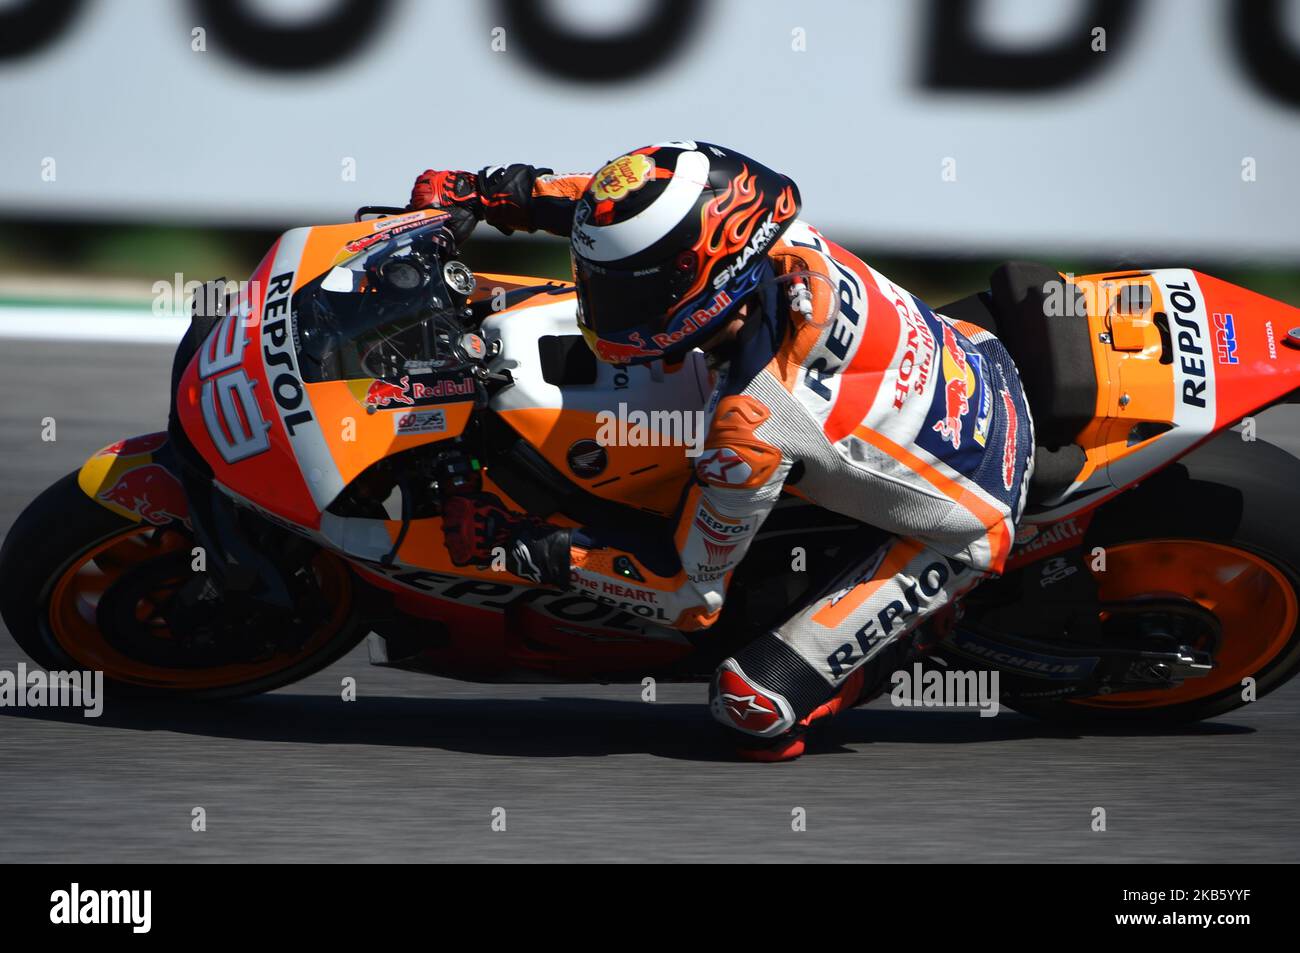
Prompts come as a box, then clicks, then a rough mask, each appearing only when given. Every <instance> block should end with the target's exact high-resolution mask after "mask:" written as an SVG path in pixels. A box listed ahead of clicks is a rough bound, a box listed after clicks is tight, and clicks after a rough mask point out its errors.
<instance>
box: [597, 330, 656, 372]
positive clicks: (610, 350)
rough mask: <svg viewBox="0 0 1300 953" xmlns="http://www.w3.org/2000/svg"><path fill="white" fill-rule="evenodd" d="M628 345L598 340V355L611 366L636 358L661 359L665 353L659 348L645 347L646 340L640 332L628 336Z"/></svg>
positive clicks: (602, 339)
mask: <svg viewBox="0 0 1300 953" xmlns="http://www.w3.org/2000/svg"><path fill="white" fill-rule="evenodd" d="M628 342H629V343H627V344H619V343H618V342H616V341H607V340H605V339H604V338H597V339H596V354H597V356H599V357H600V359H601V360H602V361H605V362H607V363H609V364H625V363H627V362H628V361H630V360H632V358H634V357H659V356H660V355H662V354H663V351H661V350H659V349H658V348H651V347H646V346H645V339H644V338H642V337H641V334H640V332H638V331H633V332H632V333H631V334H629V335H628Z"/></svg>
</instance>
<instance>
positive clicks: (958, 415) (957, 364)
mask: <svg viewBox="0 0 1300 953" xmlns="http://www.w3.org/2000/svg"><path fill="white" fill-rule="evenodd" d="M943 378H944V381H945V384H944V388H943V401H944V410H943V416H942V417H940V418H939V420H937V421H935V424H934V427H933V428H931V429H933V430H934V431H936V432H937V433H938V434H939V436H941V437H942V438H943V439H944V440H946V441H947V442H948V443H950V444H952V448H953V449H954V450H958V449H960V448H961V424H962V418H963V417H965V416H966V415H967V414H969V413H970V401H971V397H973V396H974V395H975V389H976V384H975V372H974V371H973V370H971V366H970V362H969V361H967V360H966V351H965V350H964V349H963V348H962V346H961V345H960V344H958V343H957V335H956V334H955V333H953V330H952V328H950V327H949V326H948V325H947V324H945V325H944V326H943Z"/></svg>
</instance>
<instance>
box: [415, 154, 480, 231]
mask: <svg viewBox="0 0 1300 953" xmlns="http://www.w3.org/2000/svg"><path fill="white" fill-rule="evenodd" d="M406 207H407V208H409V209H412V210H418V209H422V208H440V209H443V210H445V211H447V212H449V213H450V214H451V222H452V224H451V231H452V234H453V235H455V236H456V243H457V244H461V243H463V242H464V241H465V240H466V239H467V238H469V236H470V233H471V232H473V231H474V226H475V225H477V224H478V223H479V222H480V221H481V220H482V218H483V205H482V203H481V201H480V200H479V194H478V176H476V175H475V174H474V173H472V172H457V171H446V170H444V171H438V170H436V169H426V170H425V171H424V172H421V173H420V175H419V176H418V177H417V178H416V180H415V185H413V186H412V187H411V201H410V202H409V203H408V204H407V206H406Z"/></svg>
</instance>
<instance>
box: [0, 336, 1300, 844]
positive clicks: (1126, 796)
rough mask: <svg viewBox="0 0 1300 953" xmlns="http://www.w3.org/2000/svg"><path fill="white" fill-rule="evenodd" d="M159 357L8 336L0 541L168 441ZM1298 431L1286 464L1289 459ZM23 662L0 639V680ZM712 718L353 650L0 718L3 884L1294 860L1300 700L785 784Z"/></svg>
mask: <svg viewBox="0 0 1300 953" xmlns="http://www.w3.org/2000/svg"><path fill="white" fill-rule="evenodd" d="M169 361H170V353H169V350H168V349H166V348H163V347H158V346H142V345H126V344H101V343H88V342H77V341H62V342H39V341H14V340H0V529H4V530H7V529H8V527H9V525H10V524H11V523H12V522H13V519H14V517H15V516H16V515H17V513H18V511H19V510H20V509H21V508H22V507H23V506H25V505H26V503H27V502H28V501H29V500H30V499H31V498H32V497H34V496H35V495H36V494H37V493H38V492H39V491H40V490H41V489H42V488H43V487H45V486H46V485H47V484H49V483H50V482H52V481H53V480H54V479H56V478H57V477H59V476H60V475H62V474H63V473H66V472H68V471H69V470H71V469H73V468H75V467H76V466H78V465H79V464H80V463H81V461H82V460H83V459H84V458H85V457H86V456H87V455H88V454H90V453H91V452H93V451H94V450H96V449H98V448H99V447H101V446H103V445H105V444H107V443H110V442H112V441H113V440H115V439H117V438H119V437H121V436H126V435H131V434H136V433H142V432H146V431H149V430H153V429H157V428H158V427H159V426H160V425H161V423H162V422H163V420H164V415H165V407H166V393H165V391H166V386H167V371H168V367H169ZM47 416H49V417H54V418H55V420H56V422H57V427H58V430H57V438H58V439H57V440H56V441H55V442H53V443H47V442H43V441H42V440H41V439H40V428H41V420H42V418H44V417H47ZM1287 427H1288V430H1287V432H1286V433H1285V434H1284V435H1283V436H1282V437H1281V438H1280V439H1279V441H1278V442H1281V443H1284V444H1287V445H1289V446H1290V449H1291V450H1292V452H1300V439H1297V437H1298V436H1300V426H1296V421H1295V419H1294V418H1291V419H1289V420H1288V421H1287ZM1277 433H1278V429H1277V427H1276V426H1272V425H1271V424H1270V427H1268V428H1264V427H1263V426H1261V431H1260V435H1261V437H1265V436H1275V435H1276V434H1277ZM0 584H3V581H0ZM22 659H23V655H22V653H21V651H20V650H19V649H18V648H17V646H16V645H15V644H14V642H13V640H12V639H11V638H10V637H9V635H8V633H7V632H5V633H4V634H3V635H2V636H0V668H3V669H8V670H13V669H14V668H15V666H16V665H17V663H18V662H19V661H20V660H22ZM346 676H353V677H355V678H356V679H357V681H358V687H359V699H358V700H357V701H355V702H351V703H345V702H343V701H341V700H340V697H339V691H340V689H339V686H340V681H341V680H342V679H343V678H344V677H346ZM703 699H704V688H703V686H661V687H660V689H659V695H658V700H657V702H655V703H654V704H649V703H645V702H642V701H641V700H640V689H639V686H627V687H620V686H615V687H598V686H481V685H469V684H461V683H457V682H451V681H445V680H442V679H431V678H425V677H421V676H418V675H411V674H406V673H402V672H394V671H388V670H384V669H378V668H373V667H371V666H369V665H368V664H367V663H366V654H365V649H364V646H363V647H360V648H358V649H357V650H356V651H354V652H353V653H352V654H351V655H349V656H348V657H347V658H345V659H343V660H342V661H340V662H338V663H337V664H335V665H333V666H332V667H330V668H329V669H328V670H326V671H325V672H323V673H321V674H319V675H317V676H315V677H313V678H311V679H309V680H307V681H304V682H301V683H298V684H296V685H293V686H290V687H288V688H285V689H282V690H280V691H277V692H274V693H272V694H269V695H264V696H260V697H257V698H253V699H248V700H245V701H240V702H234V703H228V704H224V705H176V704H167V705H156V704H155V705H147V704H129V705H128V704H125V703H113V702H111V701H110V702H109V704H108V705H107V706H106V709H105V712H104V714H103V716H102V717H101V718H99V719H87V718H83V717H82V716H81V714H80V713H79V712H69V711H51V710H36V709H0V860H3V861H73V860H75V861H89V862H116V861H249V860H252V861H276V860H282V861H317V862H319V861H375V862H379V861H453V860H458V861H492V860H524V861H543V860H563V861H586V860H593V861H594V860H612V861H698V860H708V861H712V860H720V861H747V862H754V861H769V860H788V861H799V860H854V861H886V862H890V861H942V860H960V861H1102V862H1108V861H1157V862H1160V861H1290V862H1295V861H1297V860H1300V811H1298V810H1297V808H1296V796H1295V792H1296V790H1297V789H1298V788H1300V758H1297V748H1298V746H1300V745H1298V743H1300V682H1293V683H1292V684H1290V685H1288V686H1286V687H1285V688H1283V689H1281V690H1279V691H1278V692H1276V693H1274V694H1273V695H1270V696H1268V697H1267V698H1265V699H1263V700H1262V701H1260V702H1259V703H1258V704H1256V705H1252V706H1247V708H1245V709H1244V710H1240V711H1238V712H1234V713H1232V714H1230V715H1227V716H1224V717H1222V718H1219V719H1217V720H1215V721H1212V722H1206V723H1203V724H1200V725H1197V726H1193V727H1191V728H1186V729H1181V730H1178V731H1173V732H1166V733H1163V734H1154V735H1132V734H1105V735H1082V736H1081V735H1075V734H1071V733H1067V732H1064V731H1062V730H1060V729H1057V728H1053V727H1051V726H1048V725H1044V724H1040V723H1038V722H1035V721H1033V720H1031V719H1027V718H1024V717H1021V716H1019V715H1016V714H1013V713H1010V712H1005V711H1004V712H1003V713H1002V714H1001V715H999V716H998V717H996V718H984V719H981V718H979V717H977V716H976V715H975V714H974V713H971V712H965V711H944V712H933V711H931V712H909V711H902V710H896V709H893V708H890V707H889V706H888V704H887V703H882V702H877V703H876V704H875V705H873V706H871V707H869V708H866V709H863V710H858V711H854V712H851V713H849V714H848V715H846V716H845V717H843V718H842V719H840V721H839V722H838V723H837V724H836V725H835V726H834V728H833V729H832V731H831V732H830V734H829V735H828V736H827V737H826V738H825V739H824V741H823V742H822V743H821V744H819V745H818V747H817V748H816V749H815V750H814V751H813V752H812V753H811V754H809V755H808V756H806V757H804V758H803V759H801V760H800V761H797V762H794V763H790V764H782V765H751V764H743V763H736V762H733V761H731V760H729V758H728V752H727V750H726V748H725V747H724V746H723V745H722V744H721V743H720V742H719V741H718V739H717V738H716V736H715V734H714V732H713V726H712V722H711V720H710V718H709V716H708V713H707V712H706V711H705V709H704V706H703ZM195 806H202V807H203V808H204V809H205V811H206V814H207V830H206V831H204V832H201V833H196V832H193V831H191V829H190V821H191V811H192V809H193V808H194V807H195ZM498 807H501V808H505V811H506V830H505V831H496V832H494V831H493V830H492V826H491V822H492V812H493V810H494V808H498ZM1095 807H1103V808H1105V810H1106V821H1107V823H1106V827H1107V830H1106V831H1105V832H1094V831H1093V830H1092V829H1091V823H1092V812H1093V809H1094V808H1095ZM795 808H803V809H805V811H806V812H807V830H805V831H802V832H796V831H793V830H792V829H791V818H792V811H793V810H794V809H795Z"/></svg>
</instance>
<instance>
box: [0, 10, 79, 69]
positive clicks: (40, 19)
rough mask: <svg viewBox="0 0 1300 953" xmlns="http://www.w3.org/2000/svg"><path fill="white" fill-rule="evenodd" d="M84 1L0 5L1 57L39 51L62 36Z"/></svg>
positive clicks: (6, 57) (4, 58)
mask: <svg viewBox="0 0 1300 953" xmlns="http://www.w3.org/2000/svg"><path fill="white" fill-rule="evenodd" d="M83 3H85V0H23V2H21V3H11V4H6V5H4V6H0V60H16V59H18V58H20V57H23V56H30V55H31V54H33V53H38V52H40V51H41V50H42V49H44V48H45V47H46V46H47V45H48V44H50V43H53V42H54V41H55V40H57V39H59V38H60V37H61V36H62V35H63V34H64V32H65V31H66V29H67V27H68V24H69V23H71V22H72V18H73V17H74V16H76V14H77V12H78V11H79V10H80V9H81V6H82V4H83Z"/></svg>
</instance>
